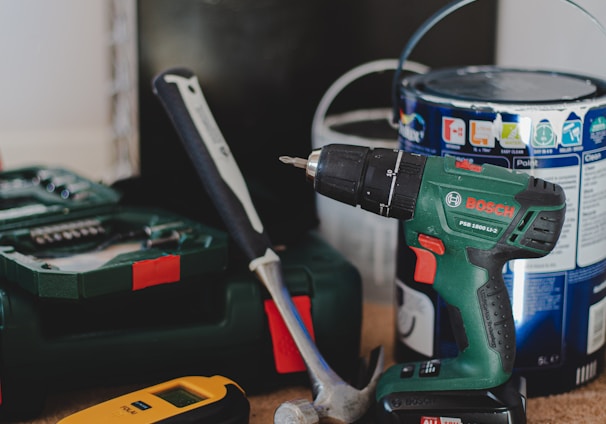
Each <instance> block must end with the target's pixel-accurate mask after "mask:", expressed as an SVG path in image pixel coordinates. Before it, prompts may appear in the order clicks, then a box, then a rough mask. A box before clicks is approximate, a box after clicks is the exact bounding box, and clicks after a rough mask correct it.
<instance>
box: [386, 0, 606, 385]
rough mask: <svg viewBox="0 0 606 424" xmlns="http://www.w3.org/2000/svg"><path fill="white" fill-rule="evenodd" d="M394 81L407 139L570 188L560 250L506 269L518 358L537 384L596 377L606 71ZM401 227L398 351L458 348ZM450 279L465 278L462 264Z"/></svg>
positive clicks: (401, 357) (454, 74)
mask: <svg viewBox="0 0 606 424" xmlns="http://www.w3.org/2000/svg"><path fill="white" fill-rule="evenodd" d="M470 2H471V1H462V2H460V3H459V4H458V5H457V6H452V4H451V5H450V6H448V7H446V8H445V9H443V10H442V11H440V12H438V13H437V14H436V15H434V18H432V19H430V20H429V21H428V23H427V24H426V25H425V26H424V27H423V28H422V31H421V32H418V33H417V37H414V36H413V39H412V40H413V41H412V43H413V44H412V45H411V44H409V45H408V46H407V48H406V49H405V50H404V52H403V55H402V60H405V58H406V57H407V56H408V54H409V52H410V50H411V49H412V47H414V44H416V42H417V41H418V39H419V38H420V37H421V36H422V35H423V34H424V32H423V31H426V30H427V29H428V28H431V27H432V26H433V24H435V23H436V22H437V21H438V20H440V19H442V18H443V17H445V16H446V15H448V13H450V12H452V11H453V10H456V9H458V8H459V7H461V6H462V5H465V4H468V3H470ZM566 2H567V3H571V4H572V5H575V4H574V3H572V2H570V1H568V0H566ZM581 10H582V9H581ZM582 11H584V10H582ZM601 29H602V30H603V31H604V32H605V34H606V30H604V28H603V27H601ZM394 93H395V95H394V115H395V117H396V118H397V120H398V122H399V137H398V139H399V142H400V148H401V149H402V150H405V151H408V152H413V153H419V154H425V155H438V156H439V155H441V156H455V157H458V158H462V159H468V160H470V161H472V162H474V163H477V164H483V163H490V164H495V165H500V166H504V167H507V168H511V169H515V170H522V171H526V172H529V173H531V174H532V175H534V176H536V177H540V178H543V179H546V180H549V181H551V182H555V183H558V184H560V185H561V186H562V187H563V188H564V190H565V192H566V197H567V212H566V219H565V223H564V228H563V231H562V235H561V238H560V240H559V241H558V244H557V246H556V248H555V250H554V251H553V252H552V253H551V254H549V255H548V256H546V257H544V258H540V259H531V260H515V261H510V262H509V263H507V264H506V266H505V267H504V270H503V274H504V280H505V283H506V285H507V288H508V290H509V293H510V295H511V298H512V308H513V315H514V319H515V322H516V337H517V345H516V346H517V355H516V363H515V368H516V372H518V373H520V374H521V375H523V376H525V377H526V379H527V384H528V394H529V395H530V396H538V395H548V394H554V393H562V392H566V391H569V390H572V389H574V388H576V387H578V386H581V385H583V384H584V383H587V382H589V381H591V380H593V379H595V378H596V377H597V376H598V375H599V374H600V373H601V372H602V370H603V367H604V354H605V343H606V214H605V212H606V184H604V178H606V81H603V80H601V79H598V78H593V77H589V76H584V75H577V74H570V73H562V72H555V71H549V70H535V69H517V68H500V67H496V66H479V67H464V68H457V69H442V70H437V71H431V72H428V73H426V74H423V75H419V76H408V77H405V78H403V79H400V78H398V77H397V76H396V77H395V78H394ZM403 237H404V236H403V231H400V240H401V241H400V243H399V245H400V246H403V247H401V248H400V249H399V250H398V259H397V277H396V302H397V304H396V308H397V319H396V327H397V335H396V359H397V360H398V361H408V360H416V359H420V358H426V357H448V356H454V355H456V353H457V351H458V350H457V347H456V343H455V340H454V336H453V335H452V332H451V330H450V323H449V321H448V313H447V309H446V306H445V305H444V303H443V301H442V300H441V299H439V297H438V296H437V295H436V294H435V292H433V290H432V289H431V287H428V286H427V285H425V284H420V283H418V282H415V281H414V277H413V271H414V264H415V261H416V257H415V255H414V253H412V252H411V251H410V249H408V248H407V247H405V243H404V241H403V240H404V239H403ZM453 284H464V282H457V281H456V276H453ZM411 323H416V325H415V326H414V328H413V327H412V326H411Z"/></svg>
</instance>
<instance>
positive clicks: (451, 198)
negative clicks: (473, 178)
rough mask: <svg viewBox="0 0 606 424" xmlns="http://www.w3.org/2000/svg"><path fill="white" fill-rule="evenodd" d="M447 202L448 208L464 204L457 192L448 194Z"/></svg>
mask: <svg viewBox="0 0 606 424" xmlns="http://www.w3.org/2000/svg"><path fill="white" fill-rule="evenodd" d="M445 200H446V204H447V205H448V206H450V207H451V208H456V207H459V206H460V205H461V203H463V198H462V197H461V195H460V194H459V193H457V192H456V191H451V192H450V193H448V194H447V195H446V198H445Z"/></svg>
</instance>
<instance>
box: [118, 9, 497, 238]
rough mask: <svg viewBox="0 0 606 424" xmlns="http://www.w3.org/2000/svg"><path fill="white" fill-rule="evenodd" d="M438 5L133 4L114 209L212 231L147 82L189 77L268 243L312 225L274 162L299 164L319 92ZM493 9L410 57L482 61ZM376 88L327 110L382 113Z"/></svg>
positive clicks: (384, 53) (381, 54)
mask: <svg viewBox="0 0 606 424" xmlns="http://www.w3.org/2000/svg"><path fill="white" fill-rule="evenodd" d="M448 3H449V2H448V1H446V0H360V1H351V0H298V1H293V0H257V1H254V0H140V1H139V3H138V20H139V22H138V25H139V30H138V36H139V63H138V65H139V81H140V87H139V108H140V136H141V141H140V152H141V178H139V179H138V180H137V181H130V182H128V184H126V185H124V188H125V189H126V194H127V196H126V201H129V200H130V201H132V202H136V203H146V204H154V205H159V206H163V207H167V208H170V209H173V210H175V211H177V212H180V213H183V214H185V215H188V216H190V217H193V218H196V219H200V220H202V221H204V222H207V223H209V224H211V225H216V226H219V227H221V226H222V225H221V221H220V219H219V216H218V214H217V212H216V211H215V210H214V208H213V207H212V205H211V204H210V203H209V199H208V198H207V197H206V195H205V193H204V191H203V189H202V187H201V185H200V183H199V182H198V180H197V177H196V174H195V173H194V171H193V168H192V166H191V165H190V163H189V159H188V158H187V156H186V154H185V152H184V150H183V148H182V147H181V145H180V142H179V141H178V139H177V137H176V134H175V132H174V130H173V129H172V127H171V125H170V123H169V122H168V119H167V118H166V116H165V113H164V111H163V109H162V108H161V106H160V104H159V102H158V101H157V99H156V98H155V96H154V95H153V94H152V92H151V80H152V78H153V77H154V76H155V75H157V74H158V73H159V72H161V71H163V70H165V69H167V68H170V67H175V66H185V67H188V68H190V69H191V70H193V71H194V72H195V73H196V74H197V75H198V78H199V79H200V84H201V86H202V89H203V90H204V92H205V94H206V97H207V101H208V103H209V105H210V107H211V110H212V111H213V113H214V115H215V117H216V120H217V122H218V124H219V126H220V127H221V129H222V131H223V133H224V135H225V137H226V139H227V142H228V143H229V144H230V147H231V149H232V151H233V153H234V156H235V158H236V160H237V161H238V163H239V165H240V168H241V169H242V172H243V173H244V176H245V178H246V180H247V183H248V185H249V189H250V190H251V193H252V196H253V201H254V202H255V204H256V206H257V208H258V210H259V213H260V215H261V218H262V220H263V221H264V222H265V224H266V226H267V227H268V229H269V232H270V236H271V237H272V239H273V240H274V241H275V242H287V241H289V240H290V239H292V238H296V237H297V236H298V235H299V234H300V233H301V232H302V231H307V230H309V229H310V228H313V227H315V225H316V216H315V212H314V210H315V205H314V194H313V191H312V188H311V185H310V184H309V183H308V182H306V181H305V179H304V177H303V175H302V172H301V171H300V170H296V169H294V168H290V167H287V166H285V165H282V164H280V163H279V161H278V156H280V155H283V154H288V155H299V156H303V157H306V156H307V155H308V154H309V151H310V149H311V122H312V117H313V113H314V111H315V109H316V107H317V105H318V103H319V101H320V99H321V97H322V95H323V94H324V93H325V91H326V90H327V88H328V87H329V86H330V84H332V83H333V82H334V81H335V80H336V79H337V78H338V77H339V76H341V75H342V74H343V73H345V72H346V71H348V70H350V69H351V68H353V67H355V66H357V65H360V64H362V63H365V62H368V61H371V60H375V59H383V58H396V57H398V56H399V54H400V52H401V50H402V48H403V47H404V46H405V44H406V42H407V41H408V38H409V37H410V35H411V34H412V33H413V32H414V31H415V30H416V29H418V28H419V27H420V25H421V24H422V22H423V21H425V20H426V19H427V18H429V16H431V15H432V14H433V13H434V12H435V11H437V10H438V9H439V8H440V7H443V6H444V5H446V4H448ZM496 5H497V2H496V1H480V2H477V3H474V4H471V5H469V6H466V7H465V8H463V9H462V10H460V11H458V12H456V13H455V14H453V15H451V16H449V17H448V18H447V19H446V20H445V21H443V23H440V24H439V25H438V26H436V27H435V28H434V29H432V30H431V31H430V32H429V34H428V35H427V36H426V37H425V38H423V40H422V41H421V43H420V44H419V45H418V47H417V48H416V49H415V51H414V52H413V54H412V56H411V59H412V60H416V61H419V62H421V63H424V64H426V65H429V66H431V67H434V68H437V67H445V66H462V65H472V64H492V63H493V62H494V37H495V32H494V28H495V14H496ZM390 102H391V100H390V92H389V90H388V89H380V90H377V89H376V85H375V86H370V85H364V84H363V83H361V84H359V85H356V87H355V89H353V87H352V90H348V91H347V93H346V94H344V95H343V96H340V97H339V101H338V102H335V105H334V110H339V109H344V110H349V107H351V106H352V104H354V105H359V104H363V105H365V106H367V105H368V106H375V105H376V106H382V107H387V106H389V105H390Z"/></svg>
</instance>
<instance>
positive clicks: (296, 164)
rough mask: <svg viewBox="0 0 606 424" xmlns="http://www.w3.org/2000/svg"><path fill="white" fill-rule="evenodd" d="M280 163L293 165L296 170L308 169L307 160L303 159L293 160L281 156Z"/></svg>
mask: <svg viewBox="0 0 606 424" xmlns="http://www.w3.org/2000/svg"><path fill="white" fill-rule="evenodd" d="M280 161H281V162H282V163H285V164H287V165H292V166H294V167H296V168H302V169H305V168H307V159H303V158H293V157H290V156H280Z"/></svg>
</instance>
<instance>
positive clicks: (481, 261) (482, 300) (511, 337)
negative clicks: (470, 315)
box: [467, 248, 516, 374]
mask: <svg viewBox="0 0 606 424" xmlns="http://www.w3.org/2000/svg"><path fill="white" fill-rule="evenodd" d="M467 254H468V258H469V260H470V262H471V263H473V264H474V265H476V266H479V267H480V268H484V269H485V270H486V272H487V275H488V279H487V281H486V282H485V283H484V284H483V285H482V286H480V287H479V288H478V289H477V300H478V305H479V309H480V312H481V315H482V322H483V325H484V330H485V336H486V342H487V344H488V347H489V348H490V349H492V350H493V351H495V352H496V353H497V354H498V356H499V358H500V362H501V366H502V371H503V372H505V373H507V374H511V372H512V371H513V367H514V361H515V356H516V334H515V323H514V319H513V310H512V307H511V299H510V296H509V292H508V291H507V287H506V286H505V283H504V281H503V266H504V265H505V263H506V261H507V259H509V258H505V257H504V256H505V255H500V254H499V253H497V252H495V250H491V251H486V250H480V249H473V248H468V249H467Z"/></svg>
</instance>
